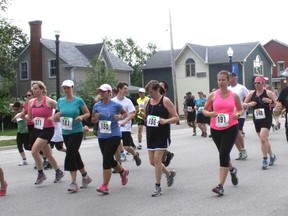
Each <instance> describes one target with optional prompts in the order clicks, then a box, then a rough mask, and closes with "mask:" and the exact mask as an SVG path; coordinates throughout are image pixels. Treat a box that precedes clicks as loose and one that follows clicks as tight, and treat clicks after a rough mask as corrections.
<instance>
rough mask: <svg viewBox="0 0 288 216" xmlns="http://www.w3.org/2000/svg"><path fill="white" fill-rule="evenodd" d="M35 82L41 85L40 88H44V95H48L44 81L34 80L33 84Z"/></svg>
mask: <svg viewBox="0 0 288 216" xmlns="http://www.w3.org/2000/svg"><path fill="white" fill-rule="evenodd" d="M35 84H36V85H38V86H39V88H40V89H41V90H42V92H43V94H44V95H47V88H46V86H45V84H44V83H43V82H42V81H33V83H32V85H31V86H33V85H35Z"/></svg>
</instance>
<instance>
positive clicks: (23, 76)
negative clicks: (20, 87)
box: [20, 62, 29, 80]
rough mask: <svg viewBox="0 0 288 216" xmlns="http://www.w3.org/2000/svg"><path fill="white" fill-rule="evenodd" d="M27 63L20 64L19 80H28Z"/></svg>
mask: <svg viewBox="0 0 288 216" xmlns="http://www.w3.org/2000/svg"><path fill="white" fill-rule="evenodd" d="M28 79H29V77H28V62H21V63H20V80H28Z"/></svg>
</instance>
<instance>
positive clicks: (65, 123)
mask: <svg viewBox="0 0 288 216" xmlns="http://www.w3.org/2000/svg"><path fill="white" fill-rule="evenodd" d="M60 123H61V128H62V129H63V130H72V124H73V119H72V118H70V117H61V118H60Z"/></svg>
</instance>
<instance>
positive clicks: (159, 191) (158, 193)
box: [152, 186, 162, 197]
mask: <svg viewBox="0 0 288 216" xmlns="http://www.w3.org/2000/svg"><path fill="white" fill-rule="evenodd" d="M160 195H162V189H161V187H160V186H156V187H155V190H154V191H153V193H152V197H158V196H160Z"/></svg>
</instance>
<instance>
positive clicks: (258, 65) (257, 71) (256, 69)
mask: <svg viewBox="0 0 288 216" xmlns="http://www.w3.org/2000/svg"><path fill="white" fill-rule="evenodd" d="M253 73H254V75H255V76H258V75H262V76H263V75H264V74H263V61H262V60H261V57H260V56H259V55H257V56H256V58H255V60H254V62H253Z"/></svg>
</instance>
